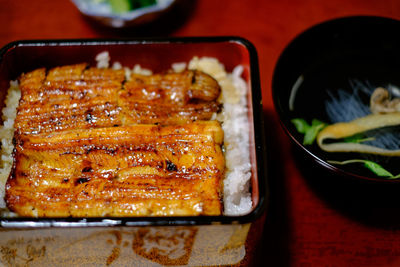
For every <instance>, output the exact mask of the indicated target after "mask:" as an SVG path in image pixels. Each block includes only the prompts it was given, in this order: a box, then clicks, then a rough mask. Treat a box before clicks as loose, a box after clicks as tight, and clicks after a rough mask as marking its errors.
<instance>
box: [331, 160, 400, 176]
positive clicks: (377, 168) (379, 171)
mask: <svg viewBox="0 0 400 267" xmlns="http://www.w3.org/2000/svg"><path fill="white" fill-rule="evenodd" d="M328 162H329V163H331V164H338V165H346V164H351V163H362V164H363V165H364V167H366V168H367V169H369V170H370V171H372V172H373V173H374V174H376V175H377V176H379V177H385V178H387V179H397V178H400V174H399V175H396V176H394V175H393V174H391V173H390V172H389V171H387V170H386V169H385V168H383V167H382V166H381V165H379V164H378V163H376V162H373V161H370V160H365V159H351V160H345V161H333V160H328Z"/></svg>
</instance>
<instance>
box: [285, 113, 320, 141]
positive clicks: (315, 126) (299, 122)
mask: <svg viewBox="0 0 400 267" xmlns="http://www.w3.org/2000/svg"><path fill="white" fill-rule="evenodd" d="M292 123H293V124H294V126H295V127H296V129H297V131H298V132H299V133H302V134H304V139H303V145H311V144H312V143H313V142H314V140H315V138H316V137H317V135H318V133H319V132H320V131H321V130H322V129H323V128H324V127H325V126H326V124H325V123H323V122H322V121H320V120H317V119H313V120H312V122H311V125H309V124H308V123H307V122H306V121H305V120H304V119H301V118H296V119H292Z"/></svg>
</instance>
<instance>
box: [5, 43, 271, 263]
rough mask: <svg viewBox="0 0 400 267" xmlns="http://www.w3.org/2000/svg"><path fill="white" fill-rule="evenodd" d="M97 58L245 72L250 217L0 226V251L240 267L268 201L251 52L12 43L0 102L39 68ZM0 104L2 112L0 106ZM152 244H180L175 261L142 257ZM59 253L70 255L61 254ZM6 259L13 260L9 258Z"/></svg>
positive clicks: (49, 258) (159, 255)
mask: <svg viewBox="0 0 400 267" xmlns="http://www.w3.org/2000/svg"><path fill="white" fill-rule="evenodd" d="M103 51H108V52H109V54H110V56H111V58H112V61H118V62H120V63H121V64H122V65H123V66H133V65H135V64H140V65H141V66H142V67H144V68H149V69H151V70H153V71H154V72H160V71H164V70H166V69H169V68H170V67H171V64H172V63H175V62H188V61H189V60H190V59H191V58H192V57H193V56H198V57H203V56H207V57H215V58H218V60H219V61H220V62H222V63H223V64H224V66H225V68H226V70H227V71H229V72H230V71H232V69H233V68H234V67H235V66H237V65H242V66H243V67H244V71H243V74H242V78H243V79H244V80H245V82H246V84H247V88H248V91H247V106H248V118H249V122H250V129H249V133H250V161H251V170H252V177H251V194H252V201H253V207H252V209H251V211H250V213H248V214H245V215H241V216H225V215H222V216H189V217H187V216H186V217H129V218H127V217H123V218H114V217H113V218H54V219H43V218H1V219H0V226H1V228H0V232H1V233H2V241H1V245H2V246H3V247H7V248H9V249H10V251H12V250H16V251H17V254H18V255H19V256H21V257H19V259H21V258H22V257H26V255H25V254H26V252H25V251H28V246H29V247H30V246H32V244H34V245H35V246H36V248H35V249H36V250H35V253H36V254H35V253H34V254H35V257H36V258H35V261H37V264H39V265H40V264H45V263H52V262H53V261H54V262H57V263H60V262H65V263H66V264H72V263H74V262H75V263H76V261H77V260H79V259H88V260H92V261H91V262H90V263H91V264H93V263H101V264H103V265H105V263H107V264H109V263H110V262H113V261H114V260H115V257H116V258H118V255H119V252H118V255H117V256H116V255H113V254H112V253H114V252H115V250H113V249H112V248H111V249H110V244H111V243H113V242H114V243H113V244H112V245H113V246H115V247H118V246H120V248H119V249H121V253H123V252H122V251H124V250H132V249H133V253H131V252H129V253H130V254H129V257H126V258H125V257H123V258H119V259H117V260H115V262H117V261H119V263H121V264H127V263H128V262H132V260H136V261H137V262H138V264H139V263H142V264H149V263H153V264H154V263H161V264H174V265H177V264H189V265H196V266H198V265H202V264H205V265H219V264H234V263H237V262H239V261H240V260H242V259H243V258H244V253H245V249H244V244H245V242H246V238H247V233H248V231H249V228H250V224H252V223H254V222H256V221H257V220H258V219H259V218H260V217H261V215H262V214H263V213H264V211H265V208H266V203H267V199H268V191H267V186H266V184H267V177H266V165H265V164H266V157H265V153H266V149H265V142H264V134H263V127H264V126H263V119H262V107H261V90H260V82H259V74H258V61H257V54H256V50H255V48H254V47H253V45H252V44H251V43H249V42H248V41H247V40H245V39H242V38H238V37H214V38H202V37H197V38H175V39H171V38H169V39H135V40H40V41H17V42H13V43H10V44H8V45H6V46H5V47H3V48H2V49H1V50H0V59H1V61H0V86H1V88H2V90H1V92H0V100H3V99H4V97H5V93H6V91H7V88H8V86H9V81H10V80H15V79H16V78H17V77H18V76H19V75H20V74H21V73H22V72H27V71H30V70H33V69H36V68H38V67H44V66H45V67H47V68H51V67H55V66H59V65H68V64H75V63H79V62H88V63H89V64H91V65H95V63H96V62H95V57H96V55H98V54H99V53H100V52H103ZM0 102H1V103H2V105H4V103H3V102H4V101H0ZM54 227H57V229H54ZM15 230H18V231H15ZM21 231H24V234H23V235H24V236H25V238H24V240H21V242H17V241H16V240H17V239H18V237H19V236H20V235H21ZM210 233H213V234H210ZM132 236H133V238H132ZM156 236H157V237H158V238H161V239H162V238H164V239H165V240H166V241H165V242H167V243H168V242H169V243H170V245H167V246H169V247H171V246H176V245H177V244H178V243H179V244H180V245H179V246H180V249H181V254H179V253H178V254H179V255H178V254H176V250H173V249H171V250H160V249H159V250H157V249H156V248H154V250H148V249H147V250H146V247H145V245H146V244H147V243H146V242H150V241H151V240H153V239H152V238H155V237H156ZM232 238H233V239H232ZM114 239H115V241H114ZM110 240H111V241H110ZM124 240H126V242H125V241H124ZM168 240H169V241H168ZM171 240H172V241H171ZM175 241H176V242H175ZM110 242H111V243H110ZM65 244H70V245H65ZM72 244H73V245H72ZM75 244H77V246H76V247H75ZM89 244H90V246H93V250H90V251H88V250H87V249H83V247H85V248H87V247H88V245H89ZM122 245H124V246H122ZM128 245H129V246H128ZM43 247H44V249H43V250H41V249H42V248H43ZM95 247H96V248H95ZM126 247H128V248H126ZM61 248H62V249H61ZM65 249H67V250H70V252H68V253H66V252H65ZM175 249H177V248H175ZM108 250H109V251H108ZM166 251H167V252H166ZM53 252H54V253H53ZM109 252H112V253H111V254H110V253H109ZM173 253H175V254H174V255H173ZM14 254H15V253H14ZM44 254H46V255H45V257H44ZM108 254H110V255H108ZM10 255H11V254H10ZM10 255H9V256H10ZM71 255H74V256H73V257H71ZM3 256H4V255H3ZM10 257H14V260H18V257H17V258H15V255H14V256H12V255H11V256H10ZM174 257H175V258H174ZM3 259H4V257H3ZM54 262H53V263H54ZM139 265H140V264H139Z"/></svg>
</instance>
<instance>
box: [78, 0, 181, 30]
mask: <svg viewBox="0 0 400 267" xmlns="http://www.w3.org/2000/svg"><path fill="white" fill-rule="evenodd" d="M72 2H73V3H74V4H75V6H76V7H77V8H78V10H79V11H80V12H81V13H82V14H83V15H84V16H86V17H88V18H89V19H91V20H93V21H95V22H98V23H99V24H101V25H103V26H107V27H111V28H124V27H131V26H138V25H142V24H145V23H148V22H151V21H154V20H156V19H157V18H159V17H160V16H161V15H163V14H164V13H167V12H168V11H169V10H170V9H171V8H172V7H173V6H174V5H175V4H176V2H177V0H161V1H157V3H156V4H154V5H150V6H146V7H141V8H137V9H134V10H131V11H129V12H124V13H115V12H113V11H111V8H110V7H109V6H108V5H107V4H104V3H99V1H90V0H89V1H88V0H72Z"/></svg>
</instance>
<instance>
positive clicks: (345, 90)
mask: <svg viewBox="0 0 400 267" xmlns="http://www.w3.org/2000/svg"><path fill="white" fill-rule="evenodd" d="M399 30H400V22H399V21H397V20H393V19H389V18H382V17H371V16H356V17H345V18H339V19H334V20H331V21H327V22H323V23H321V24H318V25H316V26H314V27H311V28H310V29H308V30H306V31H304V32H303V33H301V34H300V35H298V36H297V37H296V38H295V39H294V40H293V41H292V42H291V43H290V44H289V45H288V46H287V47H286V48H285V49H284V51H283V52H282V54H281V56H280V58H279V60H278V62H277V64H276V67H275V70H274V74H273V83H272V90H273V101H274V104H275V107H276V110H277V112H278V115H279V117H280V120H281V124H282V126H283V128H284V129H285V130H286V132H287V134H288V135H289V136H290V138H291V139H292V140H293V141H294V144H295V146H297V147H300V148H301V150H303V151H304V152H306V153H305V154H306V155H307V157H310V158H311V159H313V161H314V162H317V164H318V165H319V166H322V167H323V168H325V169H326V170H329V171H330V172H333V173H336V174H339V175H343V176H347V177H353V178H356V179H363V180H370V181H379V182H397V181H399V180H398V179H388V177H379V176H378V175H376V174H374V173H373V172H372V171H371V170H370V169H368V168H366V167H365V166H364V165H363V164H362V162H361V161H359V162H355V163H348V164H346V165H340V164H338V163H337V162H338V161H339V162H343V161H347V160H352V159H361V160H362V161H364V160H368V161H373V162H374V163H378V164H379V165H380V166H381V167H384V168H385V169H386V170H388V171H390V172H391V173H393V175H394V176H395V175H397V174H398V173H400V169H399V168H398V166H400V165H399V164H400V160H399V157H398V156H397V157H388V156H379V155H371V154H368V153H357V152H351V153H347V152H346V153H345V152H325V151H323V150H322V149H321V148H320V147H319V146H318V145H317V144H316V142H314V143H312V144H311V145H305V144H303V138H304V135H303V134H302V133H299V132H298V130H297V129H296V127H295V125H294V124H293V122H292V120H293V119H295V118H301V119H304V120H306V121H307V122H308V123H311V121H312V120H313V119H318V120H321V121H323V122H325V123H327V124H333V123H335V122H337V121H335V119H336V117H335V119H333V117H334V116H332V113H331V111H328V109H327V106H329V105H331V104H330V103H332V102H333V101H339V102H340V101H342V100H343V99H345V100H346V101H347V100H348V98H349V97H354V95H355V94H354V92H355V90H359V91H357V92H360V93H359V94H358V95H357V101H358V100H359V103H361V104H362V105H363V107H364V106H368V105H369V101H370V94H371V92H372V91H368V90H373V89H374V88H376V87H380V86H381V87H386V88H389V87H390V88H392V89H394V90H395V89H396V88H397V86H399V85H400V76H399V75H398V74H399V71H400V61H399V59H400V50H399V49H398V48H399V45H400V39H399V38H398V36H397V35H396V33H397V32H398V31H399ZM355 88H362V89H355ZM366 88H368V90H367V89H366ZM363 90H364V91H363ZM340 103H341V105H342V106H341V109H342V110H341V111H342V113H347V114H348V115H349V116H348V117H351V116H350V114H351V112H352V110H351V107H354V105H347V106H346V104H344V103H345V102H344V100H343V102H340ZM348 103H353V102H348ZM357 103H358V102H357ZM330 107H331V106H330ZM335 107H336V108H337V107H338V106H335ZM349 107H350V108H349ZM353 110H354V109H353ZM365 112H369V111H365ZM352 116H353V115H352ZM357 116H358V114H357V115H354V116H353V118H351V119H348V120H347V121H350V120H353V119H355V118H356V117H357ZM335 162H336V163H335ZM389 178H390V177H389Z"/></svg>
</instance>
